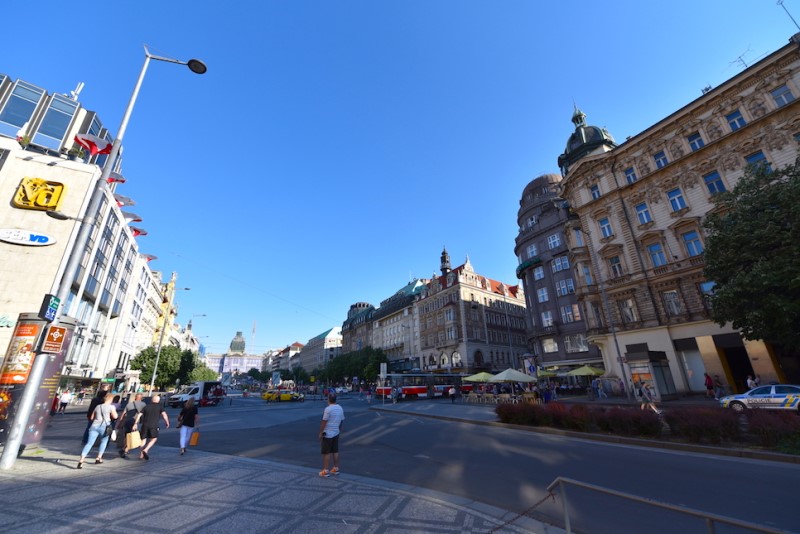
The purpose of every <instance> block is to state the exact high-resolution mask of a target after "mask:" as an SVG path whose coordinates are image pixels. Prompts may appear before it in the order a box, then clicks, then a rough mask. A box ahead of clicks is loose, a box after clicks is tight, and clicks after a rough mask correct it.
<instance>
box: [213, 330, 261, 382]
mask: <svg viewBox="0 0 800 534" xmlns="http://www.w3.org/2000/svg"><path fill="white" fill-rule="evenodd" d="M245 347H246V344H245V339H244V336H243V335H242V332H241V331H237V332H236V335H235V336H233V339H231V344H230V345H229V348H228V352H226V353H225V354H206V356H205V362H206V365H207V366H208V368H209V369H212V370H214V371H216V372H217V373H220V374H221V373H246V372H247V371H249V370H250V369H258V370H259V371H261V370H262V368H263V367H264V359H265V358H266V355H265V354H247V353H246V351H245Z"/></svg>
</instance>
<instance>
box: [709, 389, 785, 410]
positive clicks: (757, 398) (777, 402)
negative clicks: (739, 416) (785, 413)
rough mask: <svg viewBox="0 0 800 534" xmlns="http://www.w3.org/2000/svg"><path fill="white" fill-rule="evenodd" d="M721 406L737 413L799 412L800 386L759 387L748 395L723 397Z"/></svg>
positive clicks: (720, 402)
mask: <svg viewBox="0 0 800 534" xmlns="http://www.w3.org/2000/svg"><path fill="white" fill-rule="evenodd" d="M719 405H720V406H722V407H723V408H731V409H732V410H735V411H737V412H742V411H744V409H745V408H765V409H768V410H795V411H797V410H800V386H793V385H788V384H775V385H769V386H758V387H756V388H753V389H751V390H750V391H748V392H747V393H742V394H740V395H728V396H727V397H722V398H721V399H720V400H719Z"/></svg>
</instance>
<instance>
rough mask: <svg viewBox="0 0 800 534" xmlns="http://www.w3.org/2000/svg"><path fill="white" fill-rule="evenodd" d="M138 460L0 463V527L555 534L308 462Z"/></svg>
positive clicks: (204, 456) (198, 456) (13, 531)
mask: <svg viewBox="0 0 800 534" xmlns="http://www.w3.org/2000/svg"><path fill="white" fill-rule="evenodd" d="M154 452H155V454H153V456H152V459H151V460H150V461H149V462H144V461H140V460H136V459H127V460H123V459H120V458H116V457H114V458H111V457H110V456H108V455H107V459H106V462H105V463H104V464H103V465H94V464H93V463H87V464H86V465H85V466H84V468H83V469H82V470H77V469H76V468H75V466H76V460H75V457H74V456H71V457H70V456H64V455H62V454H61V453H58V452H53V451H48V450H44V449H40V450H39V451H38V453H39V454H37V455H36V456H34V457H23V458H20V459H18V460H17V461H16V463H15V465H14V468H13V469H11V470H8V471H0V517H1V518H2V519H0V523H2V527H0V530H2V532H3V533H4V534H21V533H36V534H39V533H76V532H86V531H105V532H109V533H117V532H119V533H131V534H133V533H136V534H140V533H142V532H153V533H162V532H163V533H176V534H177V533H194V532H204V533H209V532H211V533H221V534H227V533H235V534H248V533H263V532H270V533H272V532H276V533H281V532H288V533H305V532H308V533H315V534H316V533H319V532H326V533H354V534H355V533H370V534H372V533H386V534H389V533H398V534H399V533H403V534H408V533H417V532H419V533H428V532H435V533H437V534H451V533H452V534H486V533H531V532H535V533H556V532H563V531H562V530H560V529H557V528H555V527H552V526H550V525H546V524H543V523H540V522H538V521H534V520H532V519H530V518H527V517H516V516H515V515H514V514H512V513H510V512H508V511H505V510H501V509H498V508H493V507H489V506H487V505H485V504H481V503H475V502H472V501H469V500H467V499H464V498H460V497H455V496H450V495H446V494H443V493H437V492H432V491H429V490H425V491H420V490H418V489H417V488H414V487H410V486H406V485H402V484H396V483H389V482H384V481H379V480H373V479H368V478H363V477H357V476H351V475H347V474H346V473H345V474H342V475H340V476H338V477H331V478H320V477H319V476H317V472H316V470H311V469H308V468H306V467H299V466H292V465H285V464H279V463H275V462H269V461H261V460H252V459H246V458H238V457H231V456H224V455H216V454H211V453H206V452H201V451H192V452H191V454H188V455H186V456H179V455H177V454H175V450H174V449H171V448H167V447H163V448H162V447H157V448H156V449H155V450H154Z"/></svg>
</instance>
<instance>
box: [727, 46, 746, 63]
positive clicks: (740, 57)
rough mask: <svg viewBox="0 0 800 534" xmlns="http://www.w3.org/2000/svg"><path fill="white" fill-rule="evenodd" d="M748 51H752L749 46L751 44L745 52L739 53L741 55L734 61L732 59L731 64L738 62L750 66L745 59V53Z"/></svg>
mask: <svg viewBox="0 0 800 534" xmlns="http://www.w3.org/2000/svg"><path fill="white" fill-rule="evenodd" d="M748 52H750V47H749V46H748V47H747V50H745V51H744V52H742V53H741V54H740V55H739V57H737V58H736V59H734V60H733V61H731V65H733V64H734V63H738V64H740V65H742V66H743V67H744V68H747V67H749V65H748V64H747V62H746V61H745V60H744V55H745V54H747V53H748Z"/></svg>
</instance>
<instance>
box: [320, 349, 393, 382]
mask: <svg viewBox="0 0 800 534" xmlns="http://www.w3.org/2000/svg"><path fill="white" fill-rule="evenodd" d="M386 361H388V358H387V357H386V353H384V352H383V351H382V350H381V349H374V348H372V347H368V348H366V349H361V350H357V351H355V352H349V353H347V354H342V355H341V356H337V357H336V358H334V359H332V360H331V361H329V362H328V363H327V364H326V365H325V369H324V370H323V371H322V372H321V373H319V376H318V381H320V382H323V383H325V382H343V381H344V379H345V377H346V378H348V379H349V380H352V379H353V377H358V378H359V379H366V380H367V381H369V382H374V381H375V379H376V377H377V376H378V373H379V372H380V364H381V363H382V362H386Z"/></svg>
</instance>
